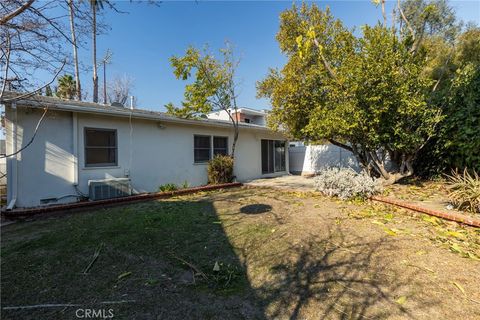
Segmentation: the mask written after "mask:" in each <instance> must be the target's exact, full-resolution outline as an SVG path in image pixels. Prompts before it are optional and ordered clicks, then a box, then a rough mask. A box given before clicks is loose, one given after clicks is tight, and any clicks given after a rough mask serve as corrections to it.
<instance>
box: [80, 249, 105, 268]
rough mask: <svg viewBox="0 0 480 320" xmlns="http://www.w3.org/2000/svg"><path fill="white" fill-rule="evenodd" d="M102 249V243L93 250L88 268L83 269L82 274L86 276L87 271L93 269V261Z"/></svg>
mask: <svg viewBox="0 0 480 320" xmlns="http://www.w3.org/2000/svg"><path fill="white" fill-rule="evenodd" d="M102 247H103V242H102V243H101V244H100V246H99V247H98V249H97V250H95V253H94V254H93V258H92V261H90V263H89V264H88V266H87V267H86V268H85V270H83V274H87V273H88V271H89V270H90V269H91V268H92V267H93V264H94V263H95V261H97V259H98V256H99V255H100V251H101V250H102Z"/></svg>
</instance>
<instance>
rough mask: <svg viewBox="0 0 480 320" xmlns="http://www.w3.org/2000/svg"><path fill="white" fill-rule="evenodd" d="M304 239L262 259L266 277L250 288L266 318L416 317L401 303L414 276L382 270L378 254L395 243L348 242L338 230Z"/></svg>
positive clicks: (411, 288)
mask: <svg viewBox="0 0 480 320" xmlns="http://www.w3.org/2000/svg"><path fill="white" fill-rule="evenodd" d="M282 236H283V235H282ZM307 239H308V240H306V241H301V242H298V243H296V244H293V245H290V246H288V247H287V248H283V249H280V248H279V250H278V251H276V252H272V253H271V254H270V255H265V256H263V257H262V259H263V262H262V264H267V265H270V275H269V276H268V277H265V279H266V280H265V281H262V282H261V283H260V284H259V285H258V286H255V287H254V290H255V293H256V295H257V298H258V299H259V300H260V301H261V302H262V305H263V308H264V315H265V316H266V317H267V318H269V319H386V318H389V317H392V316H400V317H405V318H415V317H414V315H412V314H411V313H410V312H409V310H408V309H406V308H404V307H403V303H404V301H405V300H403V301H402V299H407V297H408V296H409V294H410V293H411V292H412V291H415V289H414V288H415V285H416V284H415V280H414V279H415V278H416V276H417V273H418V272H417V271H412V272H410V273H409V275H408V276H405V275H400V274H397V273H396V272H395V271H392V270H391V269H387V268H386V266H387V263H385V262H384V261H382V257H381V256H379V255H378V253H379V252H380V251H383V250H390V249H393V248H394V247H395V244H394V241H392V240H390V239H389V238H381V239H378V240H372V241H369V240H364V239H361V238H355V237H348V239H347V237H345V236H344V233H343V231H342V230H341V228H339V227H337V228H335V230H334V231H332V232H329V233H328V234H325V235H310V236H309V237H307ZM258 245H260V246H261V244H256V245H255V244H250V246H249V245H247V246H246V248H245V250H243V254H244V255H245V257H244V259H245V261H246V263H245V268H246V269H247V270H248V268H249V264H250V263H251V261H252V259H250V257H249V251H250V252H252V251H253V247H254V246H258ZM252 258H253V259H258V257H252ZM249 261H250V262H249ZM409 303H410V301H409ZM436 303H438V301H432V300H429V301H422V303H421V304H418V305H416V306H415V307H416V308H417V309H422V308H428V307H430V306H431V305H434V304H436ZM416 311H417V312H420V313H421V311H420V310H416Z"/></svg>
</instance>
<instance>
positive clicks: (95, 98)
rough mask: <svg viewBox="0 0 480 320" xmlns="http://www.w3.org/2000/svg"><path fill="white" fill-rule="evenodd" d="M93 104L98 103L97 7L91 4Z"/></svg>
mask: <svg viewBox="0 0 480 320" xmlns="http://www.w3.org/2000/svg"><path fill="white" fill-rule="evenodd" d="M92 51H93V102H98V74H97V6H96V3H93V4H92Z"/></svg>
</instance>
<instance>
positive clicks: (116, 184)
mask: <svg viewBox="0 0 480 320" xmlns="http://www.w3.org/2000/svg"><path fill="white" fill-rule="evenodd" d="M88 193H89V195H88V196H89V198H90V200H103V199H111V198H120V197H126V196H130V195H131V194H132V188H131V186H130V179H129V178H118V179H105V180H88Z"/></svg>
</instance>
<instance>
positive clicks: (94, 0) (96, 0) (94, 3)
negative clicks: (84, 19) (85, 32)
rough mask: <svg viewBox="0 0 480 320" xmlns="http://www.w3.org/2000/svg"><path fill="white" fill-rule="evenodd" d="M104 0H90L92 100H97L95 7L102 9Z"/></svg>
mask: <svg viewBox="0 0 480 320" xmlns="http://www.w3.org/2000/svg"><path fill="white" fill-rule="evenodd" d="M104 2H105V0H90V8H91V10H92V51H93V102H98V74H97V9H100V10H101V9H103V3H104Z"/></svg>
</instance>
